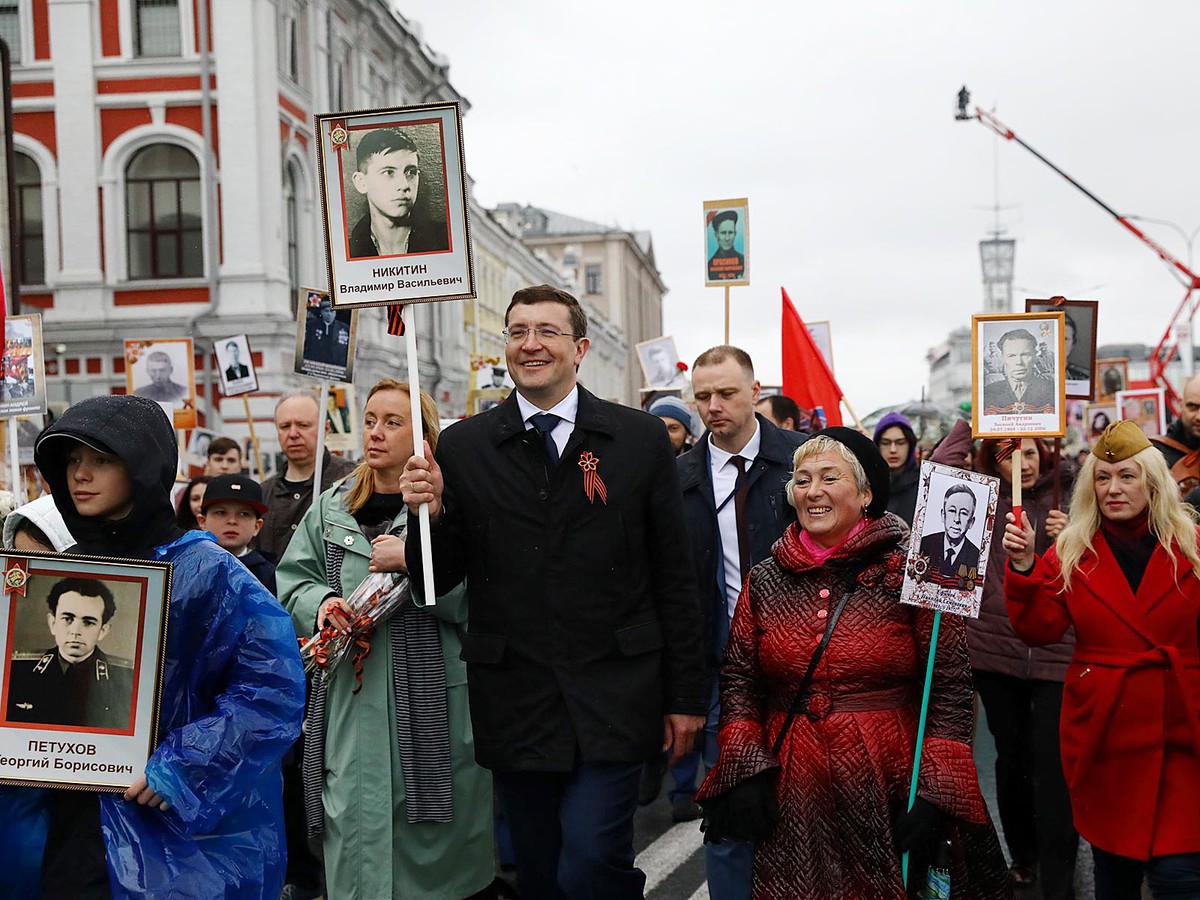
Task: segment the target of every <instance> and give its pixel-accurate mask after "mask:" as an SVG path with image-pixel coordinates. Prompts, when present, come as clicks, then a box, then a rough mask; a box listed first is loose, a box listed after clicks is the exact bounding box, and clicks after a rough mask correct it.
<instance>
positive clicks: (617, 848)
mask: <svg viewBox="0 0 1200 900" xmlns="http://www.w3.org/2000/svg"><path fill="white" fill-rule="evenodd" d="M641 772H642V764H641V763H602V762H590V763H589V762H581V763H578V764H576V766H575V768H574V770H573V771H570V772H494V773H493V776H494V779H495V784H496V788H497V789H498V790H499V792H500V796H501V799H502V800H503V803H504V809H505V812H506V813H507V814H508V827H509V831H510V832H511V834H512V843H513V852H514V854H515V856H516V863H517V889H518V890H519V891H520V892H521V896H522V897H528V898H531V900H626V898H630V900H633V898H637V900H641V897H642V892H643V889H644V888H645V885H646V876H645V874H643V873H642V871H641V870H640V869H637V868H634V865H633V814H634V811H635V810H636V809H637V798H638V782H639V781H640V778H641Z"/></svg>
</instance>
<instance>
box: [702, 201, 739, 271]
mask: <svg viewBox="0 0 1200 900" xmlns="http://www.w3.org/2000/svg"><path fill="white" fill-rule="evenodd" d="M708 225H709V228H711V229H712V233H713V236H714V237H715V238H716V242H717V249H716V250H715V251H714V252H713V255H712V256H710V257H709V259H708V280H709V281H737V280H739V279H741V278H743V277H744V276H745V273H746V257H745V256H744V255H743V254H742V253H739V252H738V250H737V249H736V248H735V247H734V243H735V242H736V240H737V236H738V213H737V210H736V209H723V210H721V211H720V212H719V213H717V214H716V215H714V216H713V217H712V218H711V219H710V220H709V223H708Z"/></svg>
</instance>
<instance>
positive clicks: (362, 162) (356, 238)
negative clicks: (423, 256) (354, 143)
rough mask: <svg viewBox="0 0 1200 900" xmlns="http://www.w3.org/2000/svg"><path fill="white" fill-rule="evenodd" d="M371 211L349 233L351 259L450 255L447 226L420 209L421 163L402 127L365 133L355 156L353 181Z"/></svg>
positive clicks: (414, 147)
mask: <svg viewBox="0 0 1200 900" xmlns="http://www.w3.org/2000/svg"><path fill="white" fill-rule="evenodd" d="M351 181H352V182H353V183H354V189H355V190H356V191H358V193H360V194H361V195H362V196H363V197H364V198H365V199H366V203H367V211H366V212H365V213H364V214H363V216H362V218H360V219H359V220H358V223H357V224H356V225H355V226H354V229H353V230H352V231H351V232H350V254H349V258H350V259H363V258H370V257H373V256H405V255H408V254H412V253H430V252H434V251H438V250H448V249H449V248H450V239H449V235H448V233H447V231H446V223H445V221H429V220H428V219H427V218H425V217H424V216H423V214H422V213H421V211H420V210H419V209H418V206H417V194H418V191H419V189H420V187H421V159H420V153H419V151H418V150H417V145H416V144H415V143H414V142H413V140H412V138H410V137H409V136H408V135H407V134H405V133H404V132H403V131H401V130H400V129H399V128H377V129H376V130H374V131H369V132H367V134H366V135H364V136H363V139H362V140H361V141H359V143H358V148H357V150H356V151H355V169H354V174H353V175H352V176H351Z"/></svg>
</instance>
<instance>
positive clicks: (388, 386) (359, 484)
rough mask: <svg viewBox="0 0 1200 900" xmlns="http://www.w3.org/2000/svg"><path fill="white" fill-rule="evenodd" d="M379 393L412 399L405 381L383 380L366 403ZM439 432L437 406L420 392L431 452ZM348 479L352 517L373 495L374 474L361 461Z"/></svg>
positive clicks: (349, 507)
mask: <svg viewBox="0 0 1200 900" xmlns="http://www.w3.org/2000/svg"><path fill="white" fill-rule="evenodd" d="M380 391H400V392H401V393H404V394H407V395H408V396H409V397H410V398H411V397H412V393H411V392H410V391H409V388H408V382H407V381H396V380H394V379H392V378H385V379H383V380H382V381H380V382H378V383H377V384H376V385H375V386H374V387H373V388H371V390H370V392H369V393H368V394H367V402H368V403H369V402H371V398H372V397H374V396H375V395H376V394H378V393H379V392H380ZM441 431H442V420H441V417H440V416H439V414H438V408H437V404H436V403H435V402H434V400H433V398H432V397H430V396H429V395H428V394H427V393H425V392H424V391H421V433H422V434H423V435H424V436H425V440H427V441H429V449H430V451H431V452H432V451H435V450H437V441H438V435H439V434H441ZM364 437H365V435H364ZM350 477H351V478H353V479H354V486H353V487H352V488H350V493H349V495H348V496H347V497H346V509H347V510H349V512H350V514H351V515H353V514H354V513H356V512H358V511H359V510H360V509H362V508H363V506H364V505H366V502H367V501H368V500H370V499H371V495H372V494H373V493H375V473H374V471H373V470H372V469H371V467H370V466H369V465H367V462H366V460H363V461H362V462H360V463H359V464H358V467H357V468H356V469H355V470H354V471H353V472H352V473H350Z"/></svg>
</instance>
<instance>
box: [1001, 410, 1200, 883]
mask: <svg viewBox="0 0 1200 900" xmlns="http://www.w3.org/2000/svg"><path fill="white" fill-rule="evenodd" d="M1196 545H1197V530H1196V525H1195V523H1194V521H1193V520H1192V518H1191V517H1190V516H1189V515H1188V514H1187V512H1185V508H1184V506H1183V504H1182V503H1181V501H1180V500H1179V491H1178V488H1177V487H1176V486H1175V483H1174V482H1173V480H1172V479H1171V476H1170V472H1169V471H1168V469H1167V466H1166V462H1165V461H1164V460H1163V457H1162V455H1161V454H1160V453H1159V452H1158V451H1157V450H1155V449H1154V448H1153V447H1152V446H1151V444H1150V442H1149V441H1148V440H1147V439H1146V437H1145V435H1143V434H1142V433H1141V431H1140V430H1139V429H1138V428H1137V426H1136V425H1134V424H1133V423H1132V422H1116V423H1114V424H1113V425H1110V426H1109V427H1108V428H1106V429H1105V431H1104V434H1103V435H1102V436H1101V438H1100V440H1099V441H1097V443H1096V446H1095V448H1094V449H1093V452H1092V455H1091V456H1090V457H1088V459H1087V461H1086V462H1085V463H1084V465H1083V469H1082V471H1081V472H1080V477H1079V485H1078V487H1077V489H1076V491H1075V496H1074V499H1073V500H1072V502H1071V512H1070V520H1069V522H1068V524H1067V527H1066V528H1065V529H1064V530H1063V532H1062V534H1061V535H1059V537H1058V540H1057V542H1056V543H1055V546H1054V547H1052V548H1051V549H1050V550H1049V551H1048V552H1047V553H1046V555H1045V556H1043V557H1038V556H1037V554H1035V553H1034V552H1033V532H1032V530H1031V529H1030V527H1029V522H1028V519H1027V517H1024V516H1023V517H1022V525H1021V527H1018V526H1017V525H1016V524H1014V523H1013V519H1012V516H1011V514H1010V516H1009V525H1008V527H1007V529H1006V531H1005V536H1004V549H1005V550H1007V551H1008V556H1009V563H1010V568H1009V571H1008V573H1007V576H1006V578H1005V586H1004V587H1005V595H1006V597H1007V599H1008V610H1009V616H1010V617H1011V618H1012V623H1013V627H1014V628H1015V629H1016V631H1017V634H1019V635H1020V636H1021V637H1022V638H1023V639H1024V640H1025V641H1027V642H1028V643H1029V644H1031V645H1035V646H1036V645H1042V644H1048V643H1052V642H1054V641H1057V640H1059V639H1060V638H1061V637H1062V635H1063V633H1064V632H1065V631H1066V629H1067V628H1068V627H1069V626H1070V625H1072V624H1073V625H1074V626H1075V653H1074V656H1073V658H1072V660H1071V664H1070V666H1069V668H1068V670H1067V680H1066V689H1065V692H1064V695H1063V711H1062V723H1061V737H1062V759H1063V770H1064V774H1065V775H1066V779H1067V787H1068V788H1069V790H1070V793H1071V806H1072V809H1073V811H1074V815H1075V827H1076V828H1077V829H1078V830H1079V833H1080V834H1082V835H1083V837H1084V838H1086V839H1087V840H1088V841H1089V842H1091V844H1092V850H1093V856H1094V858H1095V863H1096V897H1097V900H1124V898H1131V900H1136V898H1138V897H1140V886H1141V881H1142V877H1143V875H1145V877H1146V878H1147V879H1148V880H1149V882H1150V886H1151V889H1152V891H1153V893H1154V896H1155V898H1164V897H1188V898H1197V897H1200V653H1198V651H1197V635H1196V618H1197V613H1198V612H1200V578H1198V577H1197V576H1198V574H1200V554H1198V553H1197V546H1196Z"/></svg>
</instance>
